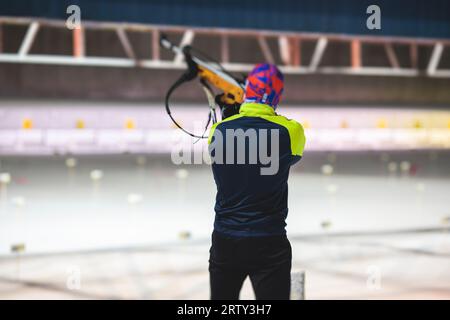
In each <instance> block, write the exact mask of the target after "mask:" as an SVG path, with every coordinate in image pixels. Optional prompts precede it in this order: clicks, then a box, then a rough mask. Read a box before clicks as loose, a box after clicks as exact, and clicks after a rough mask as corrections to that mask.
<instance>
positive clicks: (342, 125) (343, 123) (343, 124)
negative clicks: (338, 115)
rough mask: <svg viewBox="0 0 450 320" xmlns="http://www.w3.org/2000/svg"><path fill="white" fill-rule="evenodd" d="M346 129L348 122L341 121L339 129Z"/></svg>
mask: <svg viewBox="0 0 450 320" xmlns="http://www.w3.org/2000/svg"><path fill="white" fill-rule="evenodd" d="M347 128H348V122H347V121H345V120H342V121H341V129H347Z"/></svg>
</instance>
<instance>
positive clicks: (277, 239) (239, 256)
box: [209, 232, 292, 300]
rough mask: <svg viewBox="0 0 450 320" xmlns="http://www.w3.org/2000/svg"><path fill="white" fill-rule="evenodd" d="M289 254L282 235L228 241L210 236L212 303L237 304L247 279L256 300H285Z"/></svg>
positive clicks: (288, 284) (286, 296) (289, 279)
mask: <svg viewBox="0 0 450 320" xmlns="http://www.w3.org/2000/svg"><path fill="white" fill-rule="evenodd" d="M291 262H292V250H291V245H290V243H289V240H288V239H287V237H286V236H285V235H283V236H271V237H251V238H250V237H249V238H231V237H226V236H223V235H222V234H219V233H217V232H213V234H212V246H211V249H210V258H209V276H210V286H211V299H212V300H219V299H220V300H237V299H239V292H240V291H241V288H242V284H243V282H244V280H245V278H246V277H247V276H249V277H250V281H251V283H252V286H253V290H254V291H255V297H256V299H258V300H265V299H271V300H272V299H277V300H288V299H289V297H290V289H291Z"/></svg>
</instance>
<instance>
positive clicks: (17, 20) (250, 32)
mask: <svg viewBox="0 0 450 320" xmlns="http://www.w3.org/2000/svg"><path fill="white" fill-rule="evenodd" d="M31 22H39V24H40V25H42V26H53V27H62V28H65V21H64V20H55V19H43V18H22V17H7V16H0V23H6V24H16V25H28V24H30V23H31ZM83 26H84V27H86V28H88V29H104V30H116V29H117V27H118V26H120V27H122V28H124V29H126V30H130V31H137V32H147V31H151V30H154V29H159V30H160V31H164V32H180V33H183V32H185V31H186V29H190V30H192V31H194V32H195V33H198V34H227V35H230V36H236V37H239V36H242V37H248V36H256V35H262V36H265V37H280V36H283V35H284V36H289V37H293V38H301V39H307V40H317V39H319V38H320V37H323V36H326V38H327V39H328V40H333V41H351V40H353V39H359V40H360V41H363V42H368V43H386V42H390V43H398V44H411V43H416V44H422V45H434V44H435V43H436V42H442V43H443V44H450V39H436V38H411V37H397V36H368V35H346V34H334V33H327V34H324V33H314V32H295V31H272V30H255V29H233V28H201V27H187V26H177V25H171V26H168V25H154V24H141V23H118V22H99V21H87V20H83Z"/></svg>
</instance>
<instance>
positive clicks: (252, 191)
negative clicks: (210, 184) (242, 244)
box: [208, 103, 305, 237]
mask: <svg viewBox="0 0 450 320" xmlns="http://www.w3.org/2000/svg"><path fill="white" fill-rule="evenodd" d="M228 129H232V130H231V131H230V130H228ZM239 129H241V132H242V130H243V131H244V132H248V130H249V129H253V132H254V131H255V130H256V131H257V132H258V133H261V135H260V134H258V135H256V141H257V150H258V152H260V150H261V146H262V144H263V143H264V144H266V145H267V147H266V148H267V149H268V153H267V154H268V155H269V154H270V155H272V154H276V148H275V145H274V143H275V141H272V140H273V139H274V136H271V135H270V134H269V133H268V132H270V131H272V130H273V129H276V130H275V131H276V132H278V139H277V140H278V157H277V158H278V159H277V160H278V169H277V170H276V172H275V173H274V174H261V172H262V171H261V169H262V168H267V167H268V166H270V165H268V164H267V161H261V159H260V158H259V157H258V159H257V162H256V163H253V164H252V163H249V161H248V160H249V155H248V154H247V155H246V158H245V159H246V160H247V161H246V162H245V163H244V164H242V163H237V161H236V154H237V151H238V150H237V148H238V145H239V143H238V142H237V141H236V139H237V138H236V137H235V136H231V135H230V136H227V130H228V132H233V130H235V131H236V130H239ZM275 131H274V132H275ZM266 132H267V137H266V138H265V139H262V138H261V137H263V134H265V133H266ZM248 136H249V137H250V136H251V135H248ZM219 138H220V139H221V141H223V143H222V144H223V147H222V149H221V150H222V152H223V157H222V159H223V161H213V163H212V170H213V174H214V180H215V182H216V185H217V196H216V204H215V211H216V217H215V222H214V230H215V231H216V232H219V233H222V234H225V235H228V236H232V237H257V236H270V235H280V234H285V233H286V230H285V226H286V223H285V219H286V217H287V213H288V206H287V199H288V183H287V181H288V176H289V169H290V166H291V165H293V164H294V163H296V162H297V161H298V160H300V158H301V157H302V155H303V149H304V146H305V135H304V132H303V127H302V126H301V124H299V123H298V122H296V121H294V120H290V119H287V118H285V117H283V116H280V115H277V114H276V113H275V111H274V109H273V108H272V107H270V106H268V105H264V104H257V103H245V104H243V105H242V106H241V108H240V112H239V114H236V115H234V116H231V117H229V118H226V119H225V120H223V121H221V122H218V123H216V124H215V125H214V126H213V127H212V128H211V131H210V134H209V139H208V143H209V146H210V155H211V158H212V159H213V160H214V158H215V156H216V155H217V150H218V149H217V148H218V147H219V146H218V144H217V142H219ZM231 139H233V141H231ZM244 141H245V143H244V145H245V152H246V153H248V152H250V150H249V149H250V141H249V139H245V140H244ZM230 143H231V146H232V147H233V148H232V149H234V152H233V154H232V155H231V157H230V159H233V158H234V161H233V162H232V163H229V162H228V161H225V159H227V152H229V153H230V150H232V149H230V148H227V146H228V147H229V146H230ZM252 150H253V149H252ZM264 150H265V149H264ZM272 152H273V153H272Z"/></svg>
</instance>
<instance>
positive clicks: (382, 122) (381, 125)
mask: <svg viewBox="0 0 450 320" xmlns="http://www.w3.org/2000/svg"><path fill="white" fill-rule="evenodd" d="M387 127H388V123H387V121H386V119H378V121H377V128H379V129H385V128H387Z"/></svg>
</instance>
